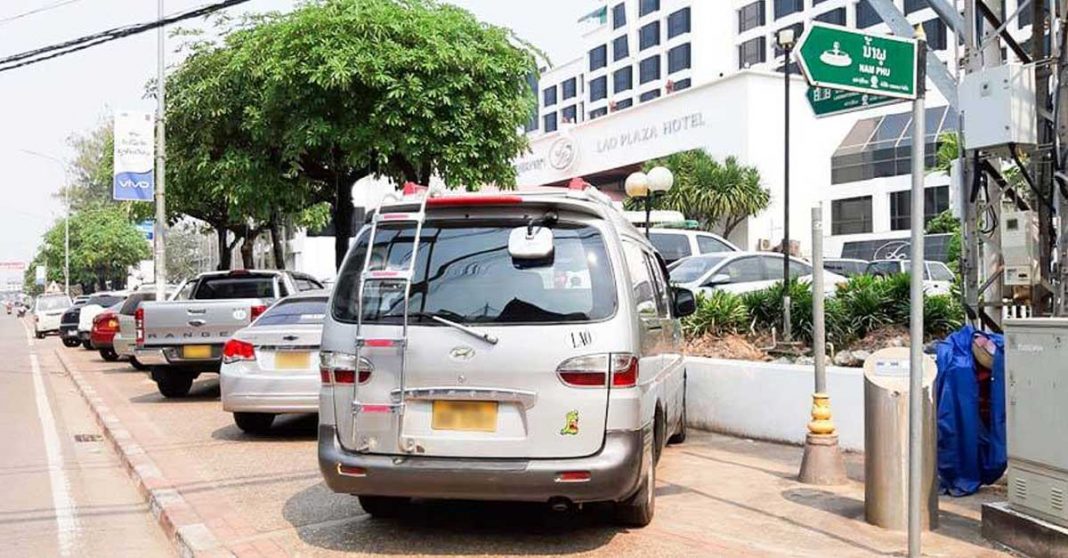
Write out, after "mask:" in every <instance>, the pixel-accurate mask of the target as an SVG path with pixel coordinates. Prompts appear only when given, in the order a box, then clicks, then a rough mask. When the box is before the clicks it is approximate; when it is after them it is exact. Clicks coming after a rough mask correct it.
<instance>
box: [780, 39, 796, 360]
mask: <svg viewBox="0 0 1068 558" xmlns="http://www.w3.org/2000/svg"><path fill="white" fill-rule="evenodd" d="M783 46H784V47H785V50H786V56H784V57H783V69H782V75H783V84H784V85H783V90H784V92H785V93H784V95H783V96H784V97H785V99H786V101H785V105H784V108H783V119H784V123H783V140H782V142H783V162H782V164H783V167H782V168H783V179H782V192H783V193H782V201H783V210H782V211H783V217H782V313H783V315H782V337H783V341H785V342H786V343H789V342H791V341H793V340H794V339H793V337H794V335H793V323H792V322H793V319H792V316H790V55H791V54H793V50H794V49H793V47H794V45H793V42H792V39H791V41H790V42H787V43H786V44H784V45H783Z"/></svg>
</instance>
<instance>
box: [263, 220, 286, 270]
mask: <svg viewBox="0 0 1068 558" xmlns="http://www.w3.org/2000/svg"><path fill="white" fill-rule="evenodd" d="M267 228H268V229H270V231H271V249H272V250H273V251H274V267H275V269H285V268H286V253H285V250H284V249H283V247H282V242H283V238H282V227H280V226H278V221H277V220H275V219H272V220H271V222H270V224H268V225H267Z"/></svg>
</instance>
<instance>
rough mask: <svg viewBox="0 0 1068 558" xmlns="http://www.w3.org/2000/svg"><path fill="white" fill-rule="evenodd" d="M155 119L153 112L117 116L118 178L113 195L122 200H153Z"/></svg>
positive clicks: (116, 152)
mask: <svg viewBox="0 0 1068 558" xmlns="http://www.w3.org/2000/svg"><path fill="white" fill-rule="evenodd" d="M154 125H155V122H154V120H153V118H152V114H151V113H147V112H120V113H118V114H116V115H115V178H114V182H113V185H112V197H113V198H115V199H116V200H120V201H152V199H153V196H154V195H155V177H154V175H153V172H152V169H153V159H154V158H155V149H154V147H155V141H154V139H155V133H154V132H155V130H154Z"/></svg>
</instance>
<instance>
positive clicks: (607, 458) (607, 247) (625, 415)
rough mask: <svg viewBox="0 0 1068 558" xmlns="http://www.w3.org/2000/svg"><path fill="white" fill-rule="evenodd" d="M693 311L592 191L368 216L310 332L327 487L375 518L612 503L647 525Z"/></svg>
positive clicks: (673, 421)
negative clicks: (431, 505)
mask: <svg viewBox="0 0 1068 558" xmlns="http://www.w3.org/2000/svg"><path fill="white" fill-rule="evenodd" d="M417 239H418V242H416V240H417ZM369 245H370V246H371V249H370V250H368V246H369ZM693 311H694V296H693V293H692V292H690V291H686V290H683V289H672V288H670V287H669V286H668V282H667V273H666V268H665V265H664V262H663V260H662V259H660V258H659V257H658V256H657V254H656V251H655V250H654V249H653V247H652V245H650V244H649V243H648V241H646V239H645V238H644V237H643V236H642V234H641V233H640V232H639V231H638V230H637V229H635V228H634V227H633V226H631V225H630V224H629V223H628V222H627V221H626V220H625V219H624V217H623V215H622V214H621V213H620V212H619V211H618V210H617V209H615V208H613V206H612V205H611V202H610V200H608V198H607V197H605V196H604V195H603V194H601V193H600V192H597V191H596V190H594V189H592V188H587V190H585V191H578V190H566V191H561V192H560V193H555V192H553V193H529V194H528V193H518V194H511V193H508V194H457V195H441V196H432V195H431V196H429V197H423V198H419V199H414V200H413V199H412V198H405V199H403V200H400V201H398V202H395V203H390V204H387V205H385V206H383V207H382V208H380V209H379V211H378V212H377V213H376V214H375V215H374V216H373V217H372V219H371V223H370V224H369V225H368V226H365V227H364V228H363V230H361V232H360V234H359V235H358V238H357V240H356V242H355V243H354V244H353V246H352V248H351V249H350V251H349V254H348V257H347V258H346V260H345V262H344V264H343V266H342V269H341V271H340V273H339V275H338V279H337V285H336V287H335V289H334V293H333V295H332V297H331V300H330V304H329V307H328V311H327V316H326V319H325V324H324V328H323V335H322V348H321V355H320V357H321V370H320V372H321V380H322V391H321V393H320V409H319V466H320V470H321V471H322V474H323V476H324V477H325V480H326V484H327V485H328V486H329V487H330V488H331V489H332V490H334V491H335V492H340V493H347V494H354V495H357V496H359V498H360V504H361V505H362V506H363V508H364V509H365V510H366V511H367V512H368V513H370V514H371V515H378V516H387V515H397V514H400V513H402V511H403V509H404V506H405V505H406V503H407V502H408V500H410V499H411V498H432V499H464V500H513V501H528V502H545V503H548V504H549V505H550V506H551V507H552V508H553V509H556V510H566V509H569V508H571V507H572V506H574V505H575V504H583V503H588V502H615V503H616V510H617V517H618V520H619V521H620V522H621V523H623V524H626V525H632V526H643V525H646V524H648V523H649V521H650V520H651V519H652V516H653V509H654V490H653V489H654V479H655V472H654V464H655V463H656V462H657V460H658V458H659V456H660V452H661V450H662V448H663V447H664V445H665V444H667V443H668V442H673V443H675V442H682V441H683V440H684V439H685V437H686V402H685V381H686V371H685V368H684V364H683V357H682V354H681V351H680V343H681V340H682V330H681V327H680V325H679V320H678V318H680V317H683V316H686V315H688V314H690V313H692V312H693Z"/></svg>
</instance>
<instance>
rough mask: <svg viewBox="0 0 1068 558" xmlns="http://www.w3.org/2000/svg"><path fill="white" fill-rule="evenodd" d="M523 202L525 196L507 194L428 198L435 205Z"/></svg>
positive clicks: (461, 205) (456, 205)
mask: <svg viewBox="0 0 1068 558" xmlns="http://www.w3.org/2000/svg"><path fill="white" fill-rule="evenodd" d="M516 203H523V198H521V197H519V196H514V195H507V194H474V195H460V196H441V197H437V198H430V199H428V200H426V204H427V205H429V206H434V207H465V206H469V205H511V204H516Z"/></svg>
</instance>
